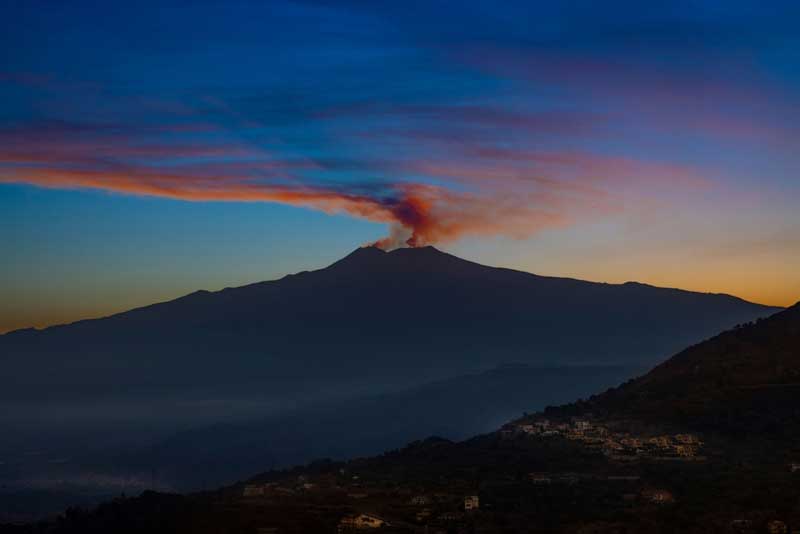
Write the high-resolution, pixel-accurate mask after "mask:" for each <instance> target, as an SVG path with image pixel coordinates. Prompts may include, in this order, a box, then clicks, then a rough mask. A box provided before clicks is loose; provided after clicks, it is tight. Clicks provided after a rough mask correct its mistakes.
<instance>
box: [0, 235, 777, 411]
mask: <svg viewBox="0 0 800 534" xmlns="http://www.w3.org/2000/svg"><path fill="white" fill-rule="evenodd" d="M775 311H777V308H773V307H768V306H761V305H758V304H752V303H749V302H746V301H743V300H741V299H738V298H735V297H732V296H728V295H709V294H701V293H692V292H688V291H681V290H674V289H662V288H655V287H651V286H646V285H642V284H633V283H628V284H621V285H614V284H601V283H592V282H584V281H579V280H572V279H566V278H551V277H543V276H537V275H532V274H528V273H523V272H520V271H514V270H510V269H500V268H493V267H486V266H483V265H479V264H476V263H472V262H469V261H465V260H462V259H459V258H457V257H455V256H452V255H449V254H445V253H443V252H440V251H438V250H436V249H435V248H433V247H424V248H418V249H397V250H395V251H392V252H384V251H382V250H380V249H377V248H374V247H366V248H360V249H357V250H356V251H354V252H353V253H351V254H350V255H348V256H346V257H345V258H343V259H342V260H339V261H337V262H335V263H334V264H332V265H330V266H329V267H327V268H324V269H320V270H317V271H310V272H301V273H298V274H295V275H289V276H286V277H284V278H281V279H279V280H275V281H269V282H260V283H255V284H250V285H247V286H242V287H237V288H228V289H224V290H221V291H217V292H208V291H198V292H195V293H192V294H189V295H186V296H184V297H181V298H178V299H175V300H172V301H169V302H164V303H159V304H153V305H150V306H146V307H143V308H138V309H134V310H130V311H128V312H124V313H119V314H116V315H112V316H110V317H106V318H102V319H94V320H86V321H79V322H77V323H72V324H69V325H62V326H55V327H51V328H46V329H44V330H41V331H32V330H25V331H18V332H15V333H10V334H6V335H4V336H0V368H1V369H2V370H3V372H4V373H8V374H14V375H16V376H17V377H18V380H17V381H16V382H15V384H14V385H12V386H11V387H10V388H5V389H4V392H3V393H2V394H0V395H2V396H3V397H4V398H13V399H19V398H24V397H26V396H29V395H31V392H32V391H36V393H35V395H36V396H37V397H40V395H42V393H43V392H44V394H46V395H64V394H70V395H77V396H89V397H92V396H95V395H97V394H116V393H121V392H122V393H126V394H128V393H136V392H146V393H147V394H156V393H159V392H174V391H179V390H186V389H191V390H192V391H195V392H202V394H204V395H216V394H219V393H220V392H226V393H229V392H231V391H235V392H247V391H259V392H262V393H264V392H269V394H270V395H271V396H274V397H276V398H279V397H280V398H282V397H285V396H287V395H295V396H296V397H297V398H303V397H307V396H312V395H326V394H334V393H335V392H336V391H337V390H339V389H340V387H347V388H350V389H349V390H352V388H359V387H361V388H365V390H366V391H369V389H370V388H372V387H374V388H375V390H376V391H377V390H380V387H378V386H379V385H380V386H382V385H386V384H392V385H398V386H400V385H410V384H413V383H420V382H421V381H423V380H433V379H437V378H445V377H449V376H454V375H455V374H458V373H462V372H470V371H474V370H480V369H487V368H491V367H493V366H495V365H497V364H502V363H504V362H508V361H518V362H523V363H529V364H556V365H560V364H652V363H655V362H658V361H660V360H661V359H662V358H663V357H665V356H667V355H668V354H670V353H672V352H674V351H676V350H678V349H679V348H680V347H682V346H686V345H687V344H689V343H693V342H697V341H698V340H700V339H703V338H705V337H708V336H709V335H712V334H713V333H715V332H718V331H720V330H722V329H724V328H729V327H730V326H733V325H734V324H737V323H741V322H746V321H750V320H753V319H756V318H758V317H763V316H766V315H770V314H771V313H774V312H775ZM576 332H580V335H575V333H576Z"/></svg>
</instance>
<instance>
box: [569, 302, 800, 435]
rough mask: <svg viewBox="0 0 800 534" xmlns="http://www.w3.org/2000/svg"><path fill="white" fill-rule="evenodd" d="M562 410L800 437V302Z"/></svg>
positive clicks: (728, 431) (717, 337)
mask: <svg viewBox="0 0 800 534" xmlns="http://www.w3.org/2000/svg"><path fill="white" fill-rule="evenodd" d="M559 410H562V411H569V410H573V411H575V410H578V411H582V412H592V413H594V414H598V415H608V416H613V417H616V418H619V417H627V418H634V419H641V420H644V421H652V422H663V423H679V424H683V425H687V426H690V427H694V428H697V429H700V430H705V431H722V432H725V433H735V434H756V433H757V434H759V435H773V436H776V435H787V436H789V435H795V436H797V437H800V303H798V304H796V305H795V306H792V307H791V308H789V309H787V310H785V311H782V312H780V313H777V314H775V315H773V316H771V317H769V318H766V319H762V320H759V321H756V322H755V323H750V324H746V325H742V326H739V327H737V328H734V329H732V330H729V331H727V332H724V333H722V334H720V335H718V336H716V337H714V338H712V339H709V340H707V341H704V342H702V343H700V344H698V345H695V346H692V347H690V348H688V349H686V350H684V351H683V352H681V353H679V354H677V355H675V356H674V357H672V358H670V359H669V360H667V361H666V362H664V363H662V364H661V365H659V366H657V367H656V368H655V369H653V370H652V371H650V372H649V373H647V374H646V375H644V376H642V377H640V378H637V379H635V380H631V381H629V382H627V383H625V384H623V385H622V386H620V387H618V388H615V389H612V390H609V391H608V392H606V393H604V394H601V395H597V396H596V397H593V398H592V399H590V400H589V401H588V402H585V403H579V404H574V405H570V406H567V407H562V408H560V409H559Z"/></svg>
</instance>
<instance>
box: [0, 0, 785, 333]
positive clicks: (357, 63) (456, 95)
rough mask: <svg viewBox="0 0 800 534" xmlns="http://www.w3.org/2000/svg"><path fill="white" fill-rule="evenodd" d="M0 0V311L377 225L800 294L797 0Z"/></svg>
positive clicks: (183, 276) (292, 264)
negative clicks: (124, 0)
mask: <svg viewBox="0 0 800 534" xmlns="http://www.w3.org/2000/svg"><path fill="white" fill-rule="evenodd" d="M553 4H555V5H553ZM0 10H2V13H0V14H1V15H2V16H0V30H2V31H0V43H2V50H3V56H2V57H3V60H2V62H0V258H2V259H3V261H2V262H0V332H2V331H6V330H10V329H14V328H20V327H26V326H32V325H36V326H43V325H48V324H53V323H60V322H65V321H71V320H76V319H79V318H83V317H92V316H98V315H105V314H108V313H111V312H114V311H121V310H124V309H127V308H130V307H133V306H138V305H144V304H148V303H151V302H154V301H159V300H164V299H167V298H172V297H176V296H179V295H181V294H185V293H187V292H190V291H193V290H196V289H199V288H205V289H219V288H222V287H225V286H234V285H240V284H244V283H248V282H253V281H259V280H264V279H269V278H274V277H277V276H280V275H282V274H286V273H290V272H295V271H298V270H303V269H310V268H317V267H322V266H324V265H326V264H327V263H330V262H332V261H335V260H336V259H338V258H339V257H341V256H343V255H345V254H346V253H347V252H349V251H350V250H352V249H353V248H355V247H356V246H359V245H363V244H366V243H373V242H376V241H377V242H379V243H380V244H381V245H383V246H387V247H390V246H398V245H401V244H404V243H408V244H411V245H423V244H434V245H436V246H438V247H440V248H443V249H445V250H448V251H450V252H453V253H455V254H457V255H460V256H462V257H465V258H468V259H474V260H476V261H480V262H482V263H487V264H491V265H501V266H507V267H513V268H517V269H522V270H527V271H532V272H536V273H539V274H548V275H558V276H571V277H577V278H583V279H589V280H597V281H608V282H624V281H627V280H638V281H642V282H646V283H652V284H656V285H664V286H671V287H682V288H686V289H692V290H699V291H711V292H725V293H731V294H735V295H738V296H741V297H743V298H747V299H750V300H754V301H758V302H762V303H766V304H777V305H788V304H792V303H794V302H796V301H797V300H798V299H800V269H798V266H800V209H798V207H797V206H798V204H800V183H799V181H798V177H797V171H798V169H800V165H799V164H800V135H798V134H800V126H799V125H800V71H798V69H797V68H796V66H797V65H798V64H799V63H800V33H798V32H797V27H798V24H800V7H798V6H797V4H796V3H793V2H785V3H783V2H770V3H769V5H768V6H765V5H761V4H759V3H756V2H731V1H726V2H722V1H720V2H711V1H707V2H681V1H678V2H669V3H664V4H663V5H661V7H657V6H653V5H649V4H648V5H646V6H645V5H643V4H641V3H640V2H630V3H626V2H603V3H597V2H569V3H541V4H539V3H533V2H514V1H509V2H503V3H497V2H469V1H465V2H460V3H458V4H454V3H452V2H435V1H431V2H420V3H415V2H402V3H401V2H376V1H363V2H362V1H337V2H323V1H298V2H283V1H270V2H231V1H226V2H211V1H200V2H147V1H145V2H139V3H136V4H135V5H133V4H131V5H129V6H116V5H112V4H110V3H109V4H99V3H94V2H92V3H81V2H71V3H70V5H66V4H65V3H60V2H37V1H29V2H6V3H4V4H3V7H2V8H0Z"/></svg>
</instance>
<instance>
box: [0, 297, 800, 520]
mask: <svg viewBox="0 0 800 534" xmlns="http://www.w3.org/2000/svg"><path fill="white" fill-rule="evenodd" d="M799 327H800V305H798V306H795V307H793V308H790V309H788V310H786V311H784V312H781V313H779V314H777V315H775V316H774V317H772V318H770V319H766V320H763V321H760V322H757V323H755V324H750V325H745V326H740V327H738V328H736V329H734V330H731V331H729V332H725V333H723V334H721V335H719V336H717V337H715V338H713V339H710V340H708V341H706V342H704V343H701V344H699V345H697V346H694V347H692V348H690V349H687V350H686V351H684V352H682V353H680V354H678V355H676V356H675V357H673V358H672V359H670V360H669V361H667V362H665V363H664V364H662V365H660V366H658V367H656V368H655V369H654V370H653V371H651V372H650V373H648V374H646V375H644V376H643V377H641V378H639V379H636V380H633V381H630V382H628V383H626V384H624V385H622V386H620V387H619V388H617V389H614V390H611V391H609V392H606V393H604V394H601V395H597V396H595V397H593V398H591V399H589V400H588V401H580V402H577V403H574V404H570V405H566V406H562V407H554V408H550V409H548V410H545V411H544V412H542V413H537V414H534V415H532V416H528V417H525V418H523V419H520V420H518V421H515V422H514V423H511V424H509V425H506V426H505V427H504V428H503V429H501V430H500V431H498V432H494V433H491V434H487V435H484V436H479V437H476V438H474V439H470V440H467V441H464V442H459V443H456V442H451V441H448V440H442V439H438V438H431V439H428V440H425V441H421V442H416V443H413V444H411V445H409V446H408V447H406V448H404V449H401V450H396V451H391V452H388V453H386V454H384V455H382V456H379V457H374V458H367V459H359V460H353V461H350V462H339V463H334V462H326V461H322V462H317V463H315V464H311V465H309V466H306V467H304V468H297V469H294V470H290V471H276V472H270V473H265V474H263V475H260V476H257V477H254V478H253V479H251V480H249V481H247V482H246V483H242V484H237V485H235V486H232V487H229V488H225V489H223V490H219V491H216V492H212V493H204V494H196V495H189V496H178V495H163V494H156V493H146V494H144V495H142V496H140V497H138V498H135V499H120V500H117V501H115V502H113V503H109V504H106V505H103V506H101V507H100V508H98V509H97V510H95V511H93V512H91V513H86V512H80V511H71V512H70V513H69V514H67V515H66V516H64V517H63V518H62V519H60V520H59V521H58V522H56V523H45V524H39V525H29V526H23V527H15V528H11V527H9V528H8V529H7V531H8V532H20V533H25V534H28V533H34V532H55V533H64V534H69V533H77V532H82V533H84V532H86V533H92V532H120V533H126V532H130V533H133V532H164V533H167V532H170V533H172V532H190V531H191V532H198V533H211V532H231V533H233V532H242V533H245V532H248V533H254V534H256V533H260V534H264V533H267V532H269V533H278V532H283V533H300V532H336V531H338V532H346V531H349V530H353V528H354V527H355V526H358V525H360V526H361V527H365V525H367V526H368V525H372V526H374V527H375V528H379V529H380V530H379V531H380V532H419V533H422V532H425V533H430V532H439V533H450V532H493V533H494V532H497V533H502V532H509V533H510V532H540V533H544V532H551V533H552V532H564V533H573V532H579V533H630V534H633V533H640V532H653V533H665V534H666V533H674V532H690V533H698V534H699V533H753V534H755V533H779V534H788V533H789V532H794V530H793V528H795V527H796V526H798V525H800V449H799V448H797V444H798V442H797V440H796V437H797V436H796V434H795V433H794V431H793V429H794V428H796V427H795V424H796V417H797V414H798V412H799V411H800V397H798V396H796V395H788V394H785V391H786V390H787V388H789V389H791V388H792V387H793V386H794V383H793V382H792V377H794V376H796V374H797V372H798V370H799V369H800V352H799V350H798V349H800V345H799V344H798V343H797V342H798V331H799V330H798V329H799ZM765 392H767V393H765ZM773 392H777V393H775V395H777V396H776V397H773ZM731 399H732V400H733V401H734V402H730V403H727V402H723V401H725V400H728V401H729V400H731ZM778 407H780V409H777V410H776V408H778ZM759 418H765V419H767V422H766V423H764V424H762V425H760V426H759V425H756V426H753V427H752V428H748V429H747V436H744V435H743V434H744V432H743V430H742V425H748V424H750V423H751V422H754V421H756V420H758V419H759ZM387 424H391V422H390V421H387ZM355 530H362V529H355Z"/></svg>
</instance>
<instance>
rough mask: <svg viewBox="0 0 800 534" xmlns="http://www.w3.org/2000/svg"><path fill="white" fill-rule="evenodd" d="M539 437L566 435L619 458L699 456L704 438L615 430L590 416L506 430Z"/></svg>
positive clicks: (521, 425)
mask: <svg viewBox="0 0 800 534" xmlns="http://www.w3.org/2000/svg"><path fill="white" fill-rule="evenodd" d="M504 432H505V433H506V434H524V435H527V436H531V437H535V438H550V437H562V438H566V439H568V440H572V441H578V442H580V443H582V444H584V445H586V446H587V447H590V448H593V449H598V450H600V451H602V452H603V454H605V455H606V456H608V457H610V458H613V459H616V460H632V459H643V458H649V459H661V460H674V459H677V460H699V459H702V456H700V452H701V450H702V447H703V442H702V441H701V440H700V439H699V438H698V437H697V436H695V435H694V434H661V435H654V436H641V435H637V434H635V433H632V432H630V431H620V430H614V429H612V427H611V426H609V425H605V424H603V423H601V422H599V421H592V420H591V419H588V418H580V419H579V418H572V419H570V420H569V421H564V422H555V421H550V420H549V419H537V420H535V421H532V422H525V423H522V424H519V425H516V426H515V427H512V428H507V429H505V431H504Z"/></svg>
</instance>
